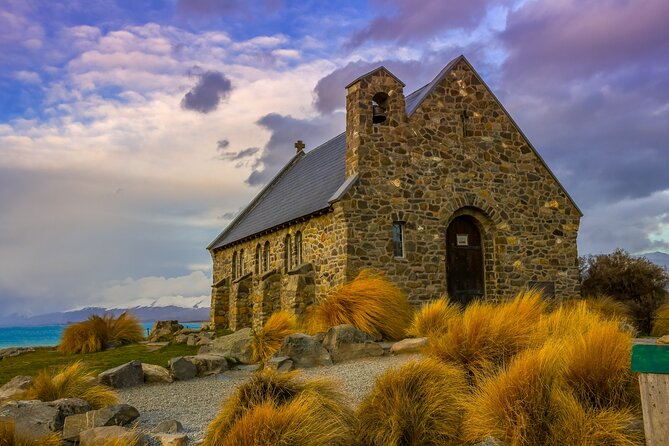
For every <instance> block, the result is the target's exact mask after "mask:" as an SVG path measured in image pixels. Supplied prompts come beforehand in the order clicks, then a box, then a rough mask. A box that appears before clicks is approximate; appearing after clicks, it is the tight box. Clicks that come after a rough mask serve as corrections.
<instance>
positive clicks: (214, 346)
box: [199, 327, 253, 364]
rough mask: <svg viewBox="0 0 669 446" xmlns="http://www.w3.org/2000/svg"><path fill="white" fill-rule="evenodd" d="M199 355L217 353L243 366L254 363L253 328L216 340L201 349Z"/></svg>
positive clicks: (243, 329)
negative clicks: (252, 347) (233, 359)
mask: <svg viewBox="0 0 669 446" xmlns="http://www.w3.org/2000/svg"><path fill="white" fill-rule="evenodd" d="M199 353H200V354H202V353H216V354H219V355H223V356H227V357H229V358H235V359H236V360H237V361H239V362H241V363H243V364H251V363H252V362H253V354H252V352H251V328H248V327H247V328H242V329H241V330H237V331H236V332H234V333H232V334H229V335H227V336H222V337H220V338H216V339H214V340H213V341H212V342H211V344H209V345H205V346H203V347H202V348H200V352H199Z"/></svg>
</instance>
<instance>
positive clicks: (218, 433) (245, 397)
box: [202, 371, 354, 446]
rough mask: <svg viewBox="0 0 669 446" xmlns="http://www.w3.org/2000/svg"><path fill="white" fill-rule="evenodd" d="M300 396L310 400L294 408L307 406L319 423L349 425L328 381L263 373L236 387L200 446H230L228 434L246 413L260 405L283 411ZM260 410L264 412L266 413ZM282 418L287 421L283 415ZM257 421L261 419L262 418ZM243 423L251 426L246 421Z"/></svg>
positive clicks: (348, 412)
mask: <svg viewBox="0 0 669 446" xmlns="http://www.w3.org/2000/svg"><path fill="white" fill-rule="evenodd" d="M303 394H309V395H311V397H310V398H309V399H308V400H307V401H308V403H305V402H302V403H300V404H299V405H298V406H300V407H301V406H303V405H305V404H308V405H309V406H310V407H311V410H314V411H316V412H317V413H318V416H319V417H320V418H321V419H322V422H323V423H326V422H335V423H337V424H340V423H341V424H342V425H344V426H352V425H353V423H354V418H353V414H352V411H351V410H350V409H349V408H348V407H347V406H346V405H345V404H344V402H343V397H342V395H341V393H340V392H339V391H338V390H336V388H335V385H334V383H333V382H332V381H330V380H327V379H312V380H301V379H299V378H298V372H289V373H277V372H274V371H263V372H261V373H256V374H255V375H254V376H253V377H251V379H250V380H249V381H247V382H246V383H244V384H242V385H241V386H239V388H238V389H237V392H236V393H235V394H234V395H233V396H231V397H230V398H228V399H227V400H226V401H225V402H224V403H223V406H222V408H221V411H220V412H219V414H218V415H217V416H216V418H214V420H213V421H212V422H211V423H210V424H209V427H208V428H207V432H206V434H205V438H204V443H203V445H202V446H222V445H227V444H232V443H227V441H228V440H227V439H228V432H229V431H231V429H233V426H234V425H235V424H236V423H237V422H238V421H240V420H241V419H242V418H243V417H244V416H245V415H246V414H247V413H249V412H251V411H253V410H254V409H255V408H256V407H258V406H262V405H267V406H268V407H274V408H275V409H276V408H280V407H283V406H285V405H288V404H289V403H291V402H292V401H294V400H296V399H297V398H298V397H299V396H301V395H303ZM263 410H264V411H268V410H269V409H268V408H265V409H263ZM295 410H297V409H295ZM288 412H290V411H288ZM288 412H287V413H288ZM284 416H286V417H288V415H286V413H284ZM258 417H261V419H265V418H262V415H258ZM288 418H290V417H288ZM326 420H330V421H326ZM256 421H257V420H256ZM284 421H285V419H284ZM247 423H253V422H252V421H248V422H247ZM342 435H343V434H342ZM349 435H351V434H350V433H349ZM230 438H232V437H230ZM349 440H350V438H349ZM231 441H232V440H231ZM262 444H264V443H262ZM286 444H289V443H286ZM337 444H339V443H337ZM342 444H345V443H342ZM349 444H350V443H349Z"/></svg>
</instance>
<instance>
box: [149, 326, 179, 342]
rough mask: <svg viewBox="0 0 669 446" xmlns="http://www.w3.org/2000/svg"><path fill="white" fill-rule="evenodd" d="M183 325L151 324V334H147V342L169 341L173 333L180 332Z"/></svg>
mask: <svg viewBox="0 0 669 446" xmlns="http://www.w3.org/2000/svg"><path fill="white" fill-rule="evenodd" d="M183 328H184V327H183V325H180V324H179V321H156V322H154V323H153V328H152V329H151V333H149V338H148V341H149V342H159V341H169V340H171V339H172V338H173V337H174V335H175V333H176V332H178V331H179V330H182V329H183Z"/></svg>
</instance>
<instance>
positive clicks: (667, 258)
mask: <svg viewBox="0 0 669 446" xmlns="http://www.w3.org/2000/svg"><path fill="white" fill-rule="evenodd" d="M641 255H642V256H643V257H645V258H647V259H648V260H650V261H651V262H653V263H655V264H656V265H660V266H663V267H664V268H666V269H669V254H667V253H666V252H660V251H655V252H648V253H646V254H641Z"/></svg>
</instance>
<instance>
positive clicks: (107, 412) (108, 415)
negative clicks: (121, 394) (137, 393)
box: [63, 404, 139, 441]
mask: <svg viewBox="0 0 669 446" xmlns="http://www.w3.org/2000/svg"><path fill="white" fill-rule="evenodd" d="M137 418H139V411H138V410H137V409H135V408H134V407H132V406H130V405H128V404H114V405H113V406H107V407H103V408H102V409H98V410H91V411H88V412H86V413H81V414H78V415H71V416H69V417H67V418H65V425H64V426H63V438H64V439H65V440H68V441H76V440H77V438H79V434H80V433H81V432H83V431H85V430H88V429H92V428H94V427H101V426H125V425H126V424H129V423H131V422H133V421H134V420H136V419H137Z"/></svg>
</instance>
